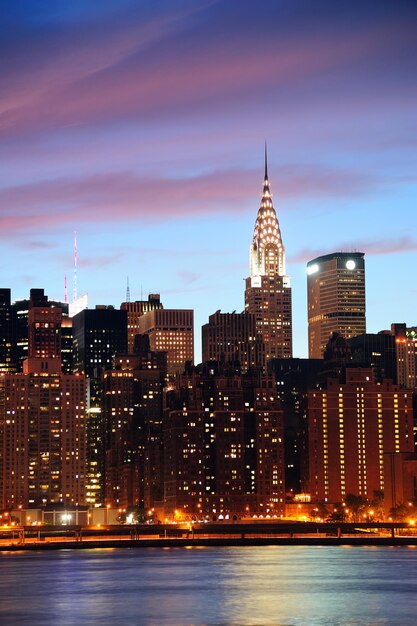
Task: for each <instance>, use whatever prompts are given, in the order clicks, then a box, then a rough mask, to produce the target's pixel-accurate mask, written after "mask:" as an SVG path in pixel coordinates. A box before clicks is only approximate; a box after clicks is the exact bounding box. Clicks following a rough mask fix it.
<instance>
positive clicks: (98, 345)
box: [72, 306, 127, 506]
mask: <svg viewBox="0 0 417 626" xmlns="http://www.w3.org/2000/svg"><path fill="white" fill-rule="evenodd" d="M72 330H73V347H74V352H73V359H74V362H73V368H74V372H79V373H84V374H85V375H86V376H87V423H86V431H87V502H88V504H90V505H91V506H98V505H100V504H102V503H103V502H104V454H105V453H104V423H103V416H102V411H101V407H102V398H103V383H102V375H103V373H104V372H105V371H106V370H111V369H112V367H113V359H114V357H115V355H116V354H124V353H126V350H127V313H126V311H119V310H117V309H114V308H113V307H111V306H96V308H95V309H86V310H83V311H81V312H80V313H78V314H77V315H76V316H75V317H73V318H72Z"/></svg>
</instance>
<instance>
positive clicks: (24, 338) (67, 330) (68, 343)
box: [13, 289, 72, 374]
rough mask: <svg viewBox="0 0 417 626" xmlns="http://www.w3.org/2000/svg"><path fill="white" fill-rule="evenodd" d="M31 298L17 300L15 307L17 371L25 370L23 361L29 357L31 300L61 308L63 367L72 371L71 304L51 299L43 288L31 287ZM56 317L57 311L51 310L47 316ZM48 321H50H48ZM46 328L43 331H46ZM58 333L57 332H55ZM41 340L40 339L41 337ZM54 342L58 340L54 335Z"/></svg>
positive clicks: (60, 331)
mask: <svg viewBox="0 0 417 626" xmlns="http://www.w3.org/2000/svg"><path fill="white" fill-rule="evenodd" d="M30 294H31V296H30V299H27V300H26V299H25V300H16V302H15V303H14V304H13V307H14V308H15V310H16V355H17V363H16V365H17V371H18V372H23V361H24V360H25V359H27V357H28V346H29V307H30V303H31V300H32V301H35V302H37V303H38V304H39V306H42V302H44V303H45V302H47V307H46V308H48V309H60V310H61V322H60V327H59V335H60V349H61V355H60V356H61V367H62V371H63V372H64V373H65V374H71V373H72V327H71V321H70V318H69V313H68V311H69V305H68V303H66V302H59V301H57V300H49V299H48V298H46V296H45V295H44V290H43V289H31V290H30ZM48 315H49V316H50V317H54V315H55V313H54V312H53V311H49V312H48V313H47V316H48ZM46 323H48V322H47V321H46ZM45 330H46V329H45V328H44V330H43V331H42V332H45ZM53 334H55V335H56V333H53ZM39 340H40V339H39ZM50 340H51V341H52V342H54V341H57V340H56V338H55V339H54V338H53V337H52V336H51V337H50Z"/></svg>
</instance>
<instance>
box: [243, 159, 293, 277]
mask: <svg viewBox="0 0 417 626" xmlns="http://www.w3.org/2000/svg"><path fill="white" fill-rule="evenodd" d="M276 274H278V275H279V276H285V248H284V244H283V243H282V238H281V230H280V227H279V222H278V218H277V214H276V213H275V209H274V205H273V203H272V195H271V188H270V184H269V179H268V161H267V153H266V147H265V176H264V182H263V190H262V198H261V205H260V207H259V210H258V214H257V216H256V222H255V228H254V233H253V239H252V244H251V247H250V275H251V277H255V276H273V275H276Z"/></svg>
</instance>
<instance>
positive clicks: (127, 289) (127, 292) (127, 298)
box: [126, 276, 130, 302]
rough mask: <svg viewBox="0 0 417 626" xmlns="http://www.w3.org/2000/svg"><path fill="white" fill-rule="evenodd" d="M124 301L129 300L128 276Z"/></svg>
mask: <svg viewBox="0 0 417 626" xmlns="http://www.w3.org/2000/svg"><path fill="white" fill-rule="evenodd" d="M126 302H130V287H129V276H128V277H127V285H126Z"/></svg>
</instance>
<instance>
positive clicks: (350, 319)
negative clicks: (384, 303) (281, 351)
mask: <svg viewBox="0 0 417 626" xmlns="http://www.w3.org/2000/svg"><path fill="white" fill-rule="evenodd" d="M307 296H308V354H309V357H310V359H320V358H322V357H323V351H324V349H325V347H326V344H327V342H328V340H329V337H330V335H331V334H332V333H333V332H337V333H339V334H340V335H342V337H344V339H350V338H351V337H355V336H357V335H363V334H364V333H365V332H366V317H365V261H364V254H363V253H362V252H350V253H348V252H334V253H332V254H327V255H325V256H320V257H317V258H316V259H313V260H312V261H309V262H308V263H307Z"/></svg>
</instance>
